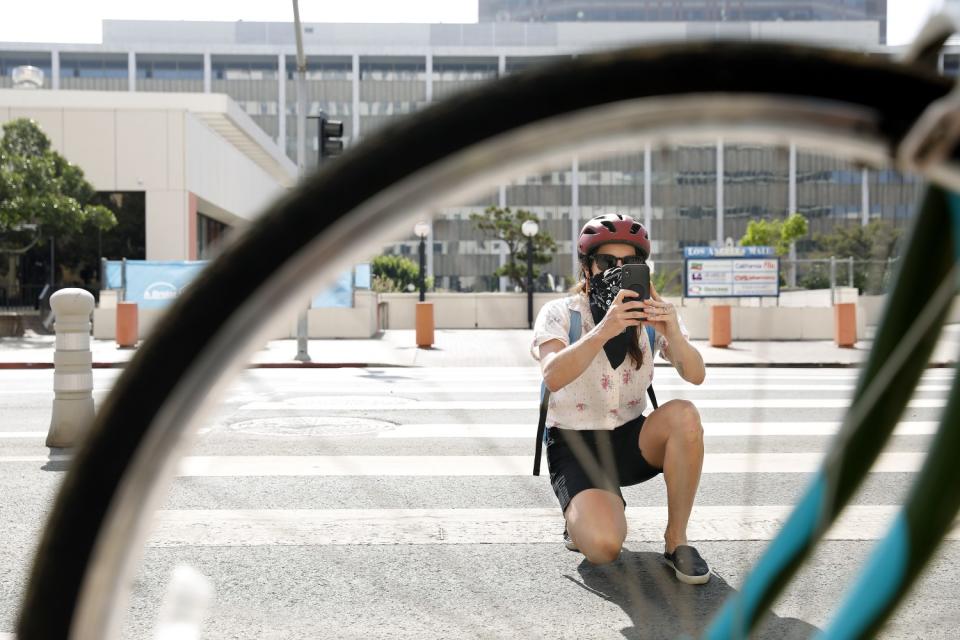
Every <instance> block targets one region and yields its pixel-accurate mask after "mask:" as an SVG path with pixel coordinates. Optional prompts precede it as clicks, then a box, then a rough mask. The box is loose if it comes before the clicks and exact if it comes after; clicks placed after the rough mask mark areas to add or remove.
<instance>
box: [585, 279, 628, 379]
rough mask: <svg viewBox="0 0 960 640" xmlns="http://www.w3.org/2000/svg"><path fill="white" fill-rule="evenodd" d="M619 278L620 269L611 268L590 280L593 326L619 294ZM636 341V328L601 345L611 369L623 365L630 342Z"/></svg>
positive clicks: (598, 322)
mask: <svg viewBox="0 0 960 640" xmlns="http://www.w3.org/2000/svg"><path fill="white" fill-rule="evenodd" d="M621 276H622V272H621V270H620V267H613V268H612V269H607V270H606V271H604V272H603V273H598V274H596V275H594V276H592V277H591V278H590V315H592V316H593V323H594V324H595V325H596V324H600V321H601V320H603V317H604V316H605V315H607V311H608V310H609V309H610V306H611V305H612V304H613V301H614V299H616V297H617V294H618V293H620V282H621ZM636 339H637V328H636V327H627V330H626V331H625V332H623V333H621V334H619V335H617V336H614V337H613V338H610V339H609V340H607V342H606V344H604V345H603V351H604V353H606V354H607V360H609V361H610V366H611V367H613V368H614V369H616V368H617V367H619V366H620V365H621V364H623V361H624V360H625V359H626V357H627V349H628V348H629V346H630V342H631V341H636Z"/></svg>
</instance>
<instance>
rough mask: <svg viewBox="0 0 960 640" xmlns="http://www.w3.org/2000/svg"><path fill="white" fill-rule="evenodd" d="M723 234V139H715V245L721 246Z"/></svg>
mask: <svg viewBox="0 0 960 640" xmlns="http://www.w3.org/2000/svg"><path fill="white" fill-rule="evenodd" d="M723 242H724V236H723V140H722V139H718V140H717V246H718V247H722V246H723Z"/></svg>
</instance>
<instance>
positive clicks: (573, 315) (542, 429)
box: [533, 309, 582, 476]
mask: <svg viewBox="0 0 960 640" xmlns="http://www.w3.org/2000/svg"><path fill="white" fill-rule="evenodd" d="M581 324H582V318H581V317H580V312H579V311H574V310H572V309H571V310H570V332H569V333H568V334H567V337H568V338H569V339H570V344H573V343H574V342H576V341H577V340H579V339H580V332H581V331H582V326H581ZM549 402H550V390H549V389H547V385H546V383H545V382H541V383H540V421H539V422H538V423H537V439H536V449H535V450H534V452H533V475H535V476H538V475H540V457H541V456H542V454H543V445H544V441H545V440H546V438H547V406H548V403H549Z"/></svg>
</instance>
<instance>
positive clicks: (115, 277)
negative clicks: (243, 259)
mask: <svg viewBox="0 0 960 640" xmlns="http://www.w3.org/2000/svg"><path fill="white" fill-rule="evenodd" d="M206 265H207V261H204V260H195V261H159V260H127V261H126V265H124V263H123V261H120V260H108V261H107V263H106V266H105V269H104V276H105V280H106V281H105V285H106V287H105V288H107V289H124V294H123V299H124V300H125V301H127V302H136V303H137V305H139V306H140V308H142V309H161V308H163V307H166V306H168V305H169V304H170V303H172V302H173V301H174V300H175V299H176V298H177V297H178V296H179V295H180V293H181V292H182V291H183V290H184V288H186V287H187V285H189V284H190V282H191V281H192V280H193V278H194V277H196V275H197V274H198V273H200V271H201V270H202V269H203V268H204V267H205V266H206ZM370 280H371V274H370V265H369V264H361V265H358V266H357V267H356V281H355V280H354V271H353V270H351V271H347V272H346V273H344V274H341V276H340V277H339V278H337V281H336V282H335V283H334V284H333V285H332V286H331V287H330V288H328V289H327V290H325V291H322V292H320V293H319V294H317V295H316V296H315V297H314V298H313V300H312V302H311V307H312V308H314V309H319V308H331V307H334V308H335V307H347V308H349V307H352V306H353V290H354V287H356V288H362V289H369V288H370ZM124 285H126V286H124Z"/></svg>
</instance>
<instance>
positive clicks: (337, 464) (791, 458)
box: [0, 452, 926, 477]
mask: <svg viewBox="0 0 960 640" xmlns="http://www.w3.org/2000/svg"><path fill="white" fill-rule="evenodd" d="M823 457H824V454H823V453H708V454H707V455H706V456H705V457H704V461H703V473H813V472H814V471H816V470H817V469H819V468H820V464H821V462H822V461H823ZM925 457H926V453H916V452H902V453H881V454H880V457H879V459H878V460H877V462H876V464H874V465H873V467H872V468H871V472H872V473H913V472H915V471H917V470H918V469H919V468H920V466H921V465H922V464H923V460H924V458H925ZM69 460H70V456H66V455H56V456H5V457H0V464H2V463H4V462H34V463H37V462H67V461H69ZM532 463H533V456H187V457H185V458H183V459H182V460H181V461H180V466H179V468H178V471H177V475H178V476H180V477H279V476H304V477H306V476H525V475H529V474H530V469H531V465H532Z"/></svg>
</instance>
